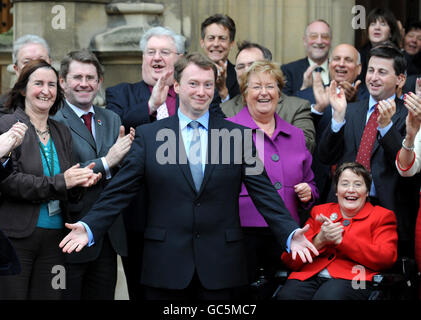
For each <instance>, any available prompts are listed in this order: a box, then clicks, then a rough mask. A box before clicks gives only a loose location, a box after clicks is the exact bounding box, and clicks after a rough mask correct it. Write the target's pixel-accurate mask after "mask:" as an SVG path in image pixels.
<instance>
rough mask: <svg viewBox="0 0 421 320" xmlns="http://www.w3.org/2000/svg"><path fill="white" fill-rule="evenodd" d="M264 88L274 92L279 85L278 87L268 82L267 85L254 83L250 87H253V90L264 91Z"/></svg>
mask: <svg viewBox="0 0 421 320" xmlns="http://www.w3.org/2000/svg"><path fill="white" fill-rule="evenodd" d="M263 88H265V89H266V91H268V92H273V91H275V90H276V88H277V87H276V85H275V84H268V85H265V86H262V85H258V84H256V85H252V86H251V87H250V89H252V90H253V91H259V92H260V91H262V90H263Z"/></svg>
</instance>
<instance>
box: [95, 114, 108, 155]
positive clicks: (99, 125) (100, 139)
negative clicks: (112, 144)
mask: <svg viewBox="0 0 421 320" xmlns="http://www.w3.org/2000/svg"><path fill="white" fill-rule="evenodd" d="M94 110H95V117H94V123H93V124H92V125H94V126H95V142H96V149H97V150H98V152H99V151H100V150H101V148H102V145H103V143H104V138H105V132H104V130H105V125H106V123H105V121H106V119H105V118H104V117H103V113H102V112H101V110H99V108H98V107H95V106H94Z"/></svg>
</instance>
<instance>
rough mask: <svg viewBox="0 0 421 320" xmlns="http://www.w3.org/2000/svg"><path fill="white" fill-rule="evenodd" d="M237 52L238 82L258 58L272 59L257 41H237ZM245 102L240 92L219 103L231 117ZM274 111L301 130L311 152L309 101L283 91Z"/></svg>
mask: <svg viewBox="0 0 421 320" xmlns="http://www.w3.org/2000/svg"><path fill="white" fill-rule="evenodd" d="M237 47H238V53H237V57H236V59H235V70H236V73H237V81H238V83H240V80H241V76H242V75H243V74H244V73H245V71H246V69H247V68H249V67H250V65H251V64H252V63H253V62H255V61H258V60H268V61H271V60H272V53H271V52H270V50H269V49H268V48H266V47H264V46H261V45H259V44H257V43H253V42H249V41H243V42H240V43H237ZM244 105H245V103H244V102H243V98H242V96H241V93H240V94H238V95H237V96H235V97H233V98H232V99H231V100H228V101H226V102H224V103H223V104H222V105H221V109H222V112H224V114H225V116H227V117H233V116H235V115H236V114H237V113H238V112H240V111H241V110H242V109H243V107H244ZM276 113H277V114H278V115H279V116H280V117H281V118H282V119H284V120H285V121H287V122H288V123H290V124H292V125H293V126H296V127H297V128H300V129H301V130H303V133H304V136H305V139H306V146H307V149H308V150H309V151H310V152H311V153H312V152H313V150H314V149H315V147H316V144H315V134H316V132H315V129H314V125H313V119H312V117H311V112H310V103H309V102H308V101H306V100H304V99H300V98H297V97H290V96H287V95H286V94H284V93H281V94H280V97H279V102H278V105H277V107H276Z"/></svg>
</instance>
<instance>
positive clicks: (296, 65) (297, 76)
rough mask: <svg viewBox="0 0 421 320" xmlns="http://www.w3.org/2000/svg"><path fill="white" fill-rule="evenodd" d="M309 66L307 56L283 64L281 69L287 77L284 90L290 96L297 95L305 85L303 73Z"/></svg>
mask: <svg viewBox="0 0 421 320" xmlns="http://www.w3.org/2000/svg"><path fill="white" fill-rule="evenodd" d="M309 66H310V64H309V63H308V59H307V57H306V58H303V59H300V60H297V61H293V62H290V63H288V64H284V65H282V66H281V70H282V73H283V74H284V77H285V86H284V87H283V89H282V92H283V93H285V94H286V95H289V96H295V95H297V91H299V90H300V88H301V86H302V85H303V74H304V72H306V70H307V68H308V67H309Z"/></svg>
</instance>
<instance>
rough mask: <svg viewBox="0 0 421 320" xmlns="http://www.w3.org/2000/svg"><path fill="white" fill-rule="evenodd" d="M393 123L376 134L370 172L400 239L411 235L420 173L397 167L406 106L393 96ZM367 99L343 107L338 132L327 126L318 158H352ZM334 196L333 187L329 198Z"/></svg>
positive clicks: (336, 160)
mask: <svg viewBox="0 0 421 320" xmlns="http://www.w3.org/2000/svg"><path fill="white" fill-rule="evenodd" d="M395 101H396V113H395V114H394V115H393V117H392V121H393V125H392V127H391V128H390V130H389V131H388V132H387V134H386V135H385V136H384V137H381V136H380V135H378V137H377V140H376V142H375V144H374V147H373V151H372V155H371V174H372V179H373V182H374V186H375V188H376V197H377V198H378V200H379V202H380V203H379V204H380V205H381V206H382V207H385V208H387V209H389V210H392V211H394V212H395V214H396V217H397V221H398V235H399V240H402V241H406V240H408V241H412V242H413V239H414V226H415V218H416V214H417V211H418V206H419V189H420V187H419V176H416V177H412V178H404V177H401V176H400V175H399V173H398V171H397V170H396V166H395V160H396V155H397V153H398V151H399V149H400V148H401V145H402V140H403V138H404V137H405V128H406V127H405V118H406V115H407V109H406V108H405V106H404V105H403V102H402V100H400V99H396V100H395ZM367 111H368V99H366V100H363V101H359V102H355V103H351V104H349V105H348V107H347V110H346V116H345V120H346V124H345V125H344V126H343V127H342V128H341V130H340V131H339V132H338V133H334V132H333V131H332V129H331V127H330V124H329V127H328V128H326V130H325V131H324V132H323V135H322V138H321V140H320V144H319V148H318V157H319V159H320V160H321V161H322V162H323V163H325V164H328V165H332V164H335V163H338V165H340V164H342V163H343V162H349V161H355V159H356V157H357V153H358V148H359V146H360V142H361V137H362V135H363V132H364V128H365V125H366V115H367ZM334 199H335V190H334V188H333V187H332V189H331V192H330V195H329V199H328V200H330V201H332V200H334ZM412 242H411V243H412Z"/></svg>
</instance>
